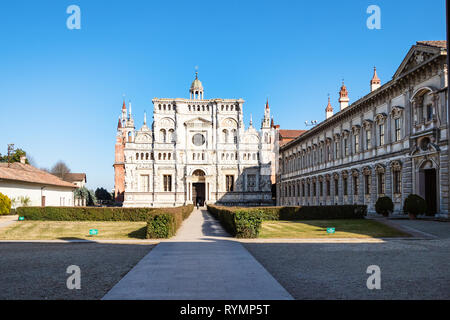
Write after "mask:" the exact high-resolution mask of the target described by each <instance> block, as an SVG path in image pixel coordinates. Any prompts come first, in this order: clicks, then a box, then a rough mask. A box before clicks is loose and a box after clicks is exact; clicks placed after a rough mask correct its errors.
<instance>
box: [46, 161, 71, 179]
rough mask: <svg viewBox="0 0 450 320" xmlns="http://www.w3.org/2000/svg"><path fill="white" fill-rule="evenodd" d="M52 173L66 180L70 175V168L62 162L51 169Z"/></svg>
mask: <svg viewBox="0 0 450 320" xmlns="http://www.w3.org/2000/svg"><path fill="white" fill-rule="evenodd" d="M50 173H51V174H53V175H55V176H57V177H59V178H61V179H63V180H64V178H65V176H66V174H68V173H70V168H69V167H68V166H67V164H66V163H65V162H64V161H61V160H60V161H58V162H57V163H56V164H55V165H54V166H53V167H52V168H51V169H50Z"/></svg>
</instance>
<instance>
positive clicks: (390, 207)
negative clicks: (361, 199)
mask: <svg viewBox="0 0 450 320" xmlns="http://www.w3.org/2000/svg"><path fill="white" fill-rule="evenodd" d="M375 211H376V212H377V213H378V214H381V215H383V217H388V216H389V213H391V212H392V211H394V203H393V202H392V200H391V198H389V197H379V198H378V200H377V202H376V203H375Z"/></svg>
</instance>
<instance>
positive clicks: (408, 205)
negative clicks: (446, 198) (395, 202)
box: [403, 194, 427, 216]
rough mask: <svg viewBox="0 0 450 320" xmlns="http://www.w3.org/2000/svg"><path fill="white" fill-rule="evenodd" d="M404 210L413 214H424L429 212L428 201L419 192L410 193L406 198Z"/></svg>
mask: <svg viewBox="0 0 450 320" xmlns="http://www.w3.org/2000/svg"><path fill="white" fill-rule="evenodd" d="M403 211H404V212H405V213H408V214H411V215H413V216H417V215H419V214H424V213H426V212H427V202H426V201H425V200H424V199H423V198H422V197H421V196H418V195H417V194H410V195H409V196H408V197H407V198H406V199H405V203H404V205H403Z"/></svg>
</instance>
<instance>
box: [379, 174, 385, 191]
mask: <svg viewBox="0 0 450 320" xmlns="http://www.w3.org/2000/svg"><path fill="white" fill-rule="evenodd" d="M378 194H379V195H381V194H384V173H379V174H378Z"/></svg>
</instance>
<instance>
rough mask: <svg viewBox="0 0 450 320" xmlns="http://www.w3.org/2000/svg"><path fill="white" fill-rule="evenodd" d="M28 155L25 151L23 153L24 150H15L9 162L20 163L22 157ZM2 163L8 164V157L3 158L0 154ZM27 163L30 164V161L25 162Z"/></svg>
mask: <svg viewBox="0 0 450 320" xmlns="http://www.w3.org/2000/svg"><path fill="white" fill-rule="evenodd" d="M26 155H27V153H26V152H25V151H23V150H22V149H15V150H14V151H13V152H12V153H11V154H10V156H9V162H10V163H13V162H20V157H21V156H26ZM0 162H8V155H7V154H6V155H4V156H2V155H1V154H0ZM25 163H27V164H29V162H28V159H27V160H26V161H25Z"/></svg>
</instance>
